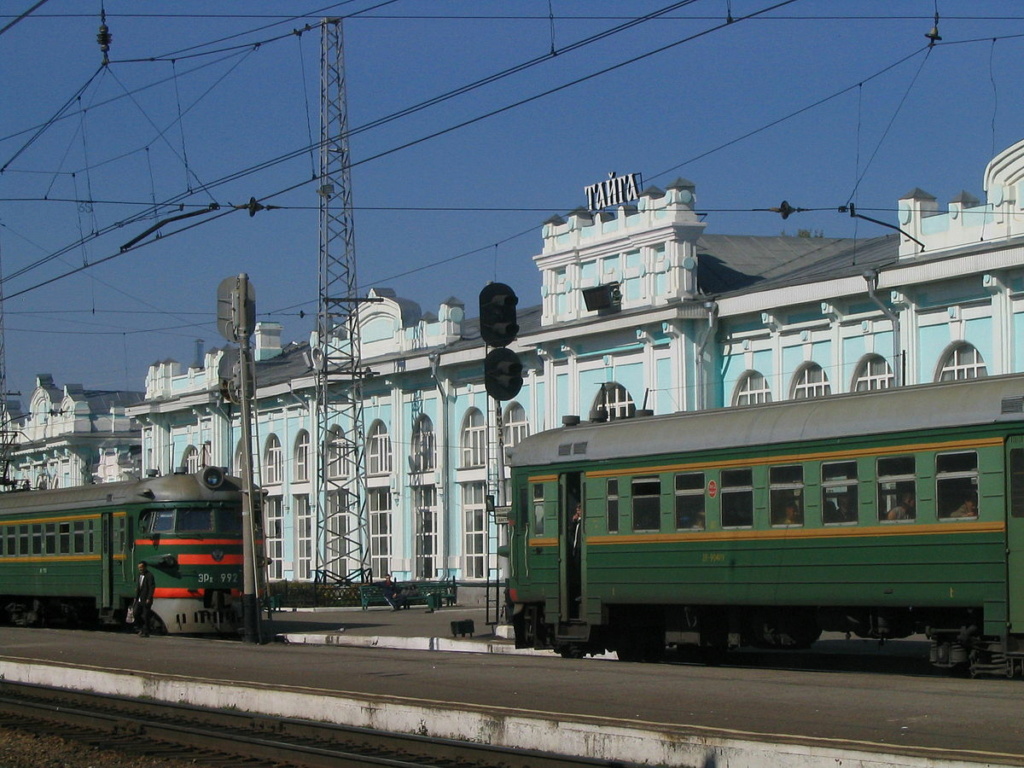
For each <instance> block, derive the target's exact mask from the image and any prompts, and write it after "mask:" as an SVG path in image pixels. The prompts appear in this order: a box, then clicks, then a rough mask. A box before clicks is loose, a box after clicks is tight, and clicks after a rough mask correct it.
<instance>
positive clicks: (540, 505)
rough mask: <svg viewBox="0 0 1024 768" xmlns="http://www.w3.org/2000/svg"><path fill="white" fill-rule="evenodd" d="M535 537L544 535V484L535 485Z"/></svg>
mask: <svg viewBox="0 0 1024 768" xmlns="http://www.w3.org/2000/svg"><path fill="white" fill-rule="evenodd" d="M533 535H534V536H543V535H544V484H543V483H534V485H533Z"/></svg>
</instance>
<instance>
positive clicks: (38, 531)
mask: <svg viewBox="0 0 1024 768" xmlns="http://www.w3.org/2000/svg"><path fill="white" fill-rule="evenodd" d="M32 554H33V555H41V554H43V526H42V525H33V526H32Z"/></svg>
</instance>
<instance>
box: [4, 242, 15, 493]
mask: <svg viewBox="0 0 1024 768" xmlns="http://www.w3.org/2000/svg"><path fill="white" fill-rule="evenodd" d="M0 254H2V250H0ZM4 335H5V334H4V283H3V258H2V255H0V490H5V489H7V488H9V487H10V486H11V485H12V484H13V479H12V478H11V462H12V461H13V460H14V445H15V438H16V437H17V432H15V429H14V419H13V418H12V416H11V410H10V396H11V393H10V392H8V391H7V348H6V347H7V345H6V343H5V341H4Z"/></svg>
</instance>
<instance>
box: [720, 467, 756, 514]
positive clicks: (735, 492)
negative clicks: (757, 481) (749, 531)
mask: <svg viewBox="0 0 1024 768" xmlns="http://www.w3.org/2000/svg"><path fill="white" fill-rule="evenodd" d="M753 524H754V471H753V470H752V469H723V470H722V527H723V528H749V527H750V526H752V525H753Z"/></svg>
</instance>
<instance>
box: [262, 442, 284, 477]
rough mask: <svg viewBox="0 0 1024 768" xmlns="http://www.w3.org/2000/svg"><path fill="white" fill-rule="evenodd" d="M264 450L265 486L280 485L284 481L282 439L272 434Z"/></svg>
mask: <svg viewBox="0 0 1024 768" xmlns="http://www.w3.org/2000/svg"><path fill="white" fill-rule="evenodd" d="M265 445H266V447H265V448H264V449H263V484H264V485H280V484H281V481H282V480H283V479H284V452H283V451H282V450H281V439H280V438H279V437H278V436H277V435H275V434H273V433H271V434H270V435H268V436H267V442H266V444H265Z"/></svg>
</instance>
